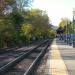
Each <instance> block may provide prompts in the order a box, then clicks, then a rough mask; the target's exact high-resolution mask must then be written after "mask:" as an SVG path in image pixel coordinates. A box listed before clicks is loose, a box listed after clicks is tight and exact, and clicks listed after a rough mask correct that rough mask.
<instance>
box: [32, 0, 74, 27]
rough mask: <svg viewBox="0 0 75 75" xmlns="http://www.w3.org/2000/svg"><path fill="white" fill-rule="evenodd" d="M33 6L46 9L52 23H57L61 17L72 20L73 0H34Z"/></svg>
mask: <svg viewBox="0 0 75 75" xmlns="http://www.w3.org/2000/svg"><path fill="white" fill-rule="evenodd" d="M33 8H39V9H42V10H46V11H47V13H48V16H49V18H50V19H51V22H52V24H53V25H56V26H57V25H58V24H59V22H60V19H61V18H64V17H67V18H69V19H71V20H72V15H73V8H75V0H34V2H33Z"/></svg>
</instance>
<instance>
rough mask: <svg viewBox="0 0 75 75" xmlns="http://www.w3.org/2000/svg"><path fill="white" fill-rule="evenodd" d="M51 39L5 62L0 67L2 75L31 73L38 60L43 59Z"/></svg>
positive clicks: (27, 74) (26, 74)
mask: <svg viewBox="0 0 75 75" xmlns="http://www.w3.org/2000/svg"><path fill="white" fill-rule="evenodd" d="M48 46H49V40H45V41H44V42H42V43H41V44H39V45H38V46H36V47H35V48H33V49H31V50H28V51H26V52H23V53H21V54H19V56H18V57H16V58H14V59H12V60H11V61H9V62H7V63H5V64H3V65H2V66H1V67H0V75H31V74H33V73H34V72H35V70H36V67H38V66H37V65H38V62H40V60H41V59H42V57H43V55H44V54H45V52H46V50H47V48H48Z"/></svg>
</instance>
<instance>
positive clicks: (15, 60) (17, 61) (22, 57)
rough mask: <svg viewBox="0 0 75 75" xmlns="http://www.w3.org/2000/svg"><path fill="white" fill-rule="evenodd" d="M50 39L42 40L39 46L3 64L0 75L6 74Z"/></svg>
mask: <svg viewBox="0 0 75 75" xmlns="http://www.w3.org/2000/svg"><path fill="white" fill-rule="evenodd" d="M48 41H49V39H47V40H45V41H44V42H42V43H41V44H39V45H38V46H36V47H35V48H33V49H31V50H29V51H28V52H26V53H24V54H22V55H20V56H19V57H17V58H15V59H14V60H12V61H10V62H9V63H7V64H6V65H4V66H2V67H1V68H0V75H3V74H5V73H6V72H7V71H9V70H10V69H11V68H12V67H14V66H15V65H17V64H18V63H19V62H21V61H22V60H23V59H24V58H26V57H27V56H28V55H29V54H30V53H32V52H33V51H34V50H36V49H37V48H39V47H40V46H42V45H43V44H45V43H46V42H48Z"/></svg>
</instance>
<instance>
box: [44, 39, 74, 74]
mask: <svg viewBox="0 0 75 75" xmlns="http://www.w3.org/2000/svg"><path fill="white" fill-rule="evenodd" d="M44 75H75V48H73V47H72V46H69V45H67V44H66V43H65V42H64V41H60V40H59V39H54V41H53V43H52V45H51V46H50V47H49V52H48V59H47V62H46V67H45V71H44Z"/></svg>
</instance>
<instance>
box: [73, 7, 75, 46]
mask: <svg viewBox="0 0 75 75" xmlns="http://www.w3.org/2000/svg"><path fill="white" fill-rule="evenodd" d="M74 24H75V8H74V9H73V47H75V38H74V34H75V29H74Z"/></svg>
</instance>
